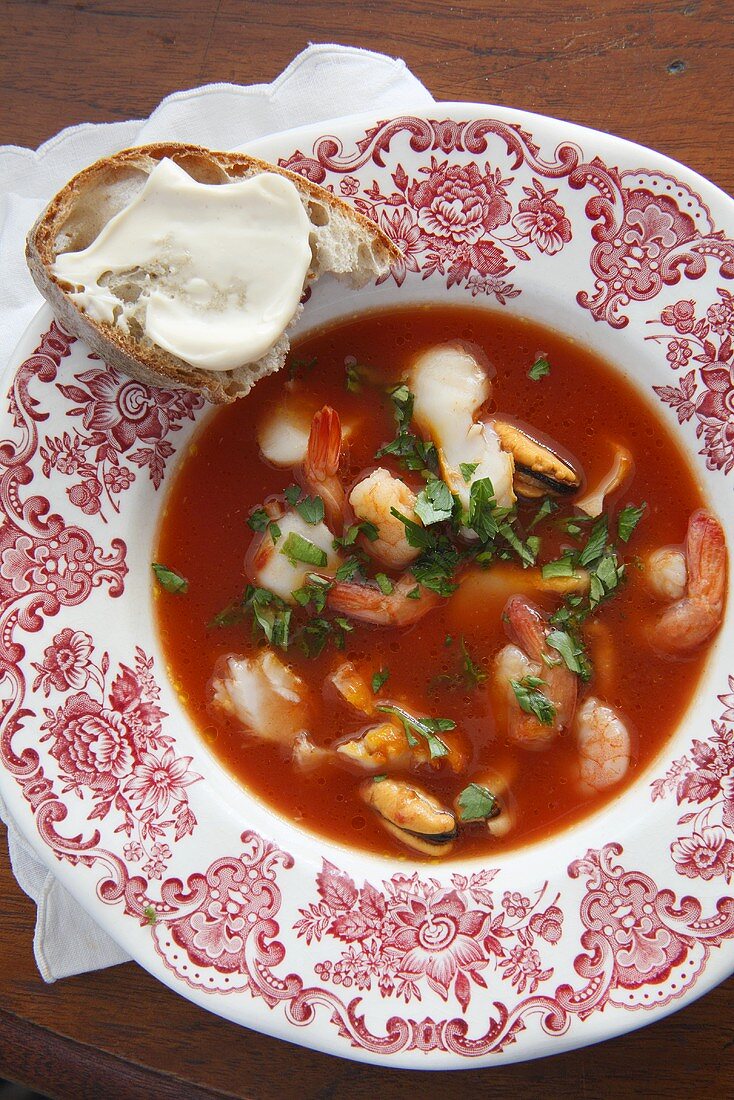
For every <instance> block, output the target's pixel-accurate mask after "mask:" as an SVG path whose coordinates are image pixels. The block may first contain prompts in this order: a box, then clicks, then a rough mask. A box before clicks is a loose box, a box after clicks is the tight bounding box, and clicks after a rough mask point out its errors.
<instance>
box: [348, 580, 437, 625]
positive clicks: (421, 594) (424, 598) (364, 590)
mask: <svg viewBox="0 0 734 1100" xmlns="http://www.w3.org/2000/svg"><path fill="white" fill-rule="evenodd" d="M416 588H418V593H417V597H416V598H413V597H412V596H411V593H412V592H415V591H416ZM327 600H328V604H329V607H330V609H331V610H332V611H336V613H337V614H338V615H347V616H348V617H349V618H350V619H359V620H360V621H361V622H365V623H375V624H376V625H377V626H410V625H411V624H412V623H417V622H418V620H419V619H422V618H423V616H424V615H427V614H428V612H429V611H432V610H433V609H434V607H437V606H438V604H440V603H441V602H442V597H441V596H439V595H438V594H437V593H436V592H432V591H431V590H430V589H427V588H419V587H418V585H417V584H416V581H415V579H414V578H413V577H411V576H410V575H409V574H405V576H403V577H401V578H400V580H399V581H397V582H396V583H395V585H394V586H393V589H392V592H390V593H389V594H385V593H384V592H382V590H381V589H379V588H377V587H376V585H373V584H357V583H355V582H354V581H335V582H334V583H333V584H332V586H331V588H330V589H329V594H328V597H327Z"/></svg>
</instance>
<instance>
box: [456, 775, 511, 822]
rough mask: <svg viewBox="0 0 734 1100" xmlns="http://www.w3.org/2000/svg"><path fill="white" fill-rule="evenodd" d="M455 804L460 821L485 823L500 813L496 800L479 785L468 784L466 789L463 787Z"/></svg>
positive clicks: (488, 791) (485, 788)
mask: <svg viewBox="0 0 734 1100" xmlns="http://www.w3.org/2000/svg"><path fill="white" fill-rule="evenodd" d="M456 804H457V805H458V807H459V817H460V818H461V820H462V821H486V820H487V819H488V818H491V817H497V815H498V814H499V813H500V812H501V808H500V804H499V802H498V800H497V798H496V797H495V796H494V795H493V794H492V792H491V791H490V790H488V789H487V787H483V786H482V785H481V784H479V783H470V784H469V786H468V787H464V790H463V791H462V792H461V794H460V795H459V797H458V798H457V800H456Z"/></svg>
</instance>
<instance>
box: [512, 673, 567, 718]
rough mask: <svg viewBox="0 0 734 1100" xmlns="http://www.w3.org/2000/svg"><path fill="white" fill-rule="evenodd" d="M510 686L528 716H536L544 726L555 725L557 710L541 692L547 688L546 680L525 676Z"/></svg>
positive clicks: (513, 681)
mask: <svg viewBox="0 0 734 1100" xmlns="http://www.w3.org/2000/svg"><path fill="white" fill-rule="evenodd" d="M510 686H511V687H512V690H513V691H514V693H515V698H516V699H517V701H518V704H519V705H520V708H521V709H522V710H524V711H525V713H526V714H534V715H535V717H536V718H537V719H538V721H539V722H540V724H541V725H542V726H552V725H553V720H554V718H555V716H556V708H555V707H554V706H553V704H552V703H551V701H550V699H549V698H548V696H547V695H545V694H544V693H543V692H542V691H541V690H540V689H541V688H542V687H545V680H541V679H539V678H538V677H537V676H524V677H523V678H522V680H510Z"/></svg>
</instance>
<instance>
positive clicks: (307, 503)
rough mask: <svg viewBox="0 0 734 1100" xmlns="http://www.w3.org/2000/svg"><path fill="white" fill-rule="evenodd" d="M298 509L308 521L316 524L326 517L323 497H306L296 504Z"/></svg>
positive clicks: (313, 524) (300, 514) (302, 517)
mask: <svg viewBox="0 0 734 1100" xmlns="http://www.w3.org/2000/svg"><path fill="white" fill-rule="evenodd" d="M296 511H297V512H298V514H299V516H300V517H301V519H304V520H305V521H306V523H310V524H311V526H315V524H317V523H321V521H322V519H323V518H324V502H323V500H322V499H321V497H304V499H303V500H300V501H299V502H298V504H296Z"/></svg>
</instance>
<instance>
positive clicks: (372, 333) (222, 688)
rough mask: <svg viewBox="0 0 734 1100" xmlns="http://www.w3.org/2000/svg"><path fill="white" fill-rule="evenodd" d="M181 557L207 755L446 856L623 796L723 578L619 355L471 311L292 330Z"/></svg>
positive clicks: (686, 676) (186, 476)
mask: <svg viewBox="0 0 734 1100" xmlns="http://www.w3.org/2000/svg"><path fill="white" fill-rule="evenodd" d="M156 556H157V562H158V563H159V569H158V573H159V575H160V574H161V570H160V564H161V563H162V564H164V565H165V567H166V570H167V572H164V574H163V575H164V577H171V576H173V577H174V578H175V577H177V576H178V577H184V578H186V580H187V582H188V584H187V585H186V586H183V585H180V584H178V585H177V584H175V583H172V584H168V585H167V587H168V589H169V590H168V591H165V590H160V591H159V592H158V598H157V600H156V608H157V615H158V623H159V628H160V633H161V638H162V642H163V646H164V649H165V653H166V657H167V661H168V666H169V669H170V671H171V675H172V677H173V680H174V682H175V684H176V687H177V688H178V690H179V693H180V695H181V697H182V698H183V699H184V701H185V704H186V706H187V708H188V710H189V712H190V714H191V717H192V719H193V721H194V723H195V724H196V725H197V726H198V727H199V728H200V729H201V730H202V732H203V733H204V735H205V737H206V740H207V743H208V744H209V746H210V748H211V750H212V751H213V752H214V753H215V754H216V755H217V756H218V757H219V758H220V759H221V760H222V761H223V763H224V764H225V765H226V766H227V768H228V769H229V770H230V771H231V772H232V773H233V774H234V775H235V776H236V777H237V778H238V779H239V780H240V781H241V782H242V783H243V784H244V785H245V786H246V787H247V788H248V789H249V790H250V791H252V792H253V793H254V794H255V795H256V796H258V797H259V798H261V799H262V800H263V801H265V802H267V803H268V804H270V805H271V806H272V807H274V808H275V809H276V810H278V811H279V812H280V813H281V814H283V815H284V816H285V817H286V818H288V819H289V820H290V821H292V822H294V823H296V824H297V825H299V826H301V827H303V828H306V829H309V830H312V831H315V832H318V833H320V834H322V835H325V836H327V837H329V838H331V839H333V840H336V841H339V842H341V843H344V844H348V845H353V846H357V847H360V848H363V849H367V850H370V851H373V852H376V853H379V854H384V855H391V854H392V855H401V854H402V855H403V856H404V857H405V858H409V859H421V860H438V859H445V858H449V857H450V858H452V859H453V858H456V857H461V856H470V855H478V854H486V853H488V852H496V851H500V850H503V849H507V848H510V847H513V846H517V845H521V844H525V843H528V842H531V841H537V840H542V839H544V838H546V837H548V836H549V835H551V834H552V833H553V832H554V831H555V830H558V829H561V828H564V827H566V826H568V825H569V824H572V823H574V822H577V821H578V820H579V819H580V818H582V817H583V816H585V815H587V814H588V813H590V812H592V811H593V810H595V809H596V808H598V807H599V806H601V805H603V803H604V802H605V801H607V800H608V799H610V798H616V797H618V796H619V794H620V793H621V792H622V791H623V790H624V787H625V785H627V784H629V783H631V782H633V781H634V779H635V776H636V775H637V774H638V773H639V771H640V769H641V768H643V767H645V765H646V764H647V763H648V762H649V761H650V760H652V758H653V757H654V756H655V755H656V754H657V753H658V752H659V750H660V748H661V746H662V744H663V743H664V742H665V740H666V739H667V738H668V737H669V736H671V734H672V733H673V732H674V731H675V729H676V727H677V725H678V724H679V722H680V720H681V718H682V716H683V715H684V712H685V710H686V707H687V705H688V703H689V701H690V699H691V697H692V695H693V693H694V692H695V690H696V684H697V681H698V678H699V676H700V673H701V670H702V668H703V665H704V662H705V660H706V654H707V652H708V650H709V648H710V646H711V645H712V644H713V643H714V640H715V638H716V634H717V630H718V627H719V625H720V623H721V620H722V617H723V615H724V610H725V604H726V595H727V579H726V578H727V548H726V543H725V538H724V532H723V529H722V526H721V524H720V522H719V520H718V519H717V517H716V516H715V515H714V514H713V513H712V511H711V510H710V509H709V508H707V506H706V502H705V501H704V500H703V499H702V497H701V494H700V491H699V489H698V487H697V484H696V482H695V480H694V477H693V475H692V472H691V470H690V468H689V466H688V464H687V461H686V458H685V456H684V455H683V453H682V452H681V450H680V448H679V446H678V444H677V442H676V440H675V439H674V437H673V436H672V435H671V434H670V432H669V431H668V429H667V427H666V426H665V424H664V423H663V421H662V420H661V419H660V418H659V417H658V415H657V412H656V411H655V410H653V409H652V407H651V406H648V404H647V402H646V401H645V399H644V398H642V397H641V396H640V395H639V393H638V392H637V391H636V390H634V389H633V388H632V387H631V386H630V385H629V384H628V383H627V382H625V380H624V378H623V377H622V375H621V373H620V372H618V371H615V370H613V369H612V368H611V367H609V366H608V365H607V364H605V363H604V362H602V361H601V360H599V359H598V358H597V357H596V356H594V355H593V354H591V353H590V352H589V351H588V350H586V349H584V348H582V347H579V346H578V345H577V344H575V343H571V342H570V341H568V340H566V339H564V338H563V337H562V336H561V335H559V334H557V333H554V332H552V331H549V330H547V329H544V328H541V327H540V326H538V325H536V324H534V323H531V322H528V321H523V320H520V319H518V318H513V317H510V316H507V315H505V314H501V313H496V312H488V311H485V310H479V309H470V308H466V307H457V306H440V307H439V306H436V305H431V306H430V307H410V308H407V307H406V308H403V309H396V310H387V311H381V312H375V313H368V314H364V315H363V316H360V317H356V318H352V319H349V320H347V321H343V322H341V323H338V324H334V325H332V326H330V327H328V328H325V329H323V330H321V331H318V332H315V333H312V334H311V335H309V336H307V337H305V338H304V339H303V340H302V341H301V342H300V344H298V345H296V346H294V348H293V351H292V352H291V356H290V360H289V366H288V368H287V371H286V374H285V375H284V376H277V375H276V376H273V377H270V378H266V379H264V380H263V381H262V382H260V383H259V384H258V386H257V387H256V389H255V390H254V391H253V392H252V393H251V394H250V395H249V396H248V397H247V399H246V400H243V401H240V402H237V403H235V404H233V405H231V406H229V407H226V408H223V409H220V410H217V411H216V413H214V414H213V415H212V417H211V418H210V419H209V420H208V421H207V422H206V423H205V425H204V426H203V428H202V429H201V430H200V432H199V434H198V435H197V437H196V439H195V442H194V444H193V445H192V446H191V449H190V452H189V454H188V455H187V456H186V457H185V459H184V461H183V462H182V465H181V468H180V470H179V473H178V475H177V478H176V480H175V483H174V485H173V486H172V488H171V490H170V495H169V500H168V507H167V509H166V514H165V517H164V520H163V522H162V526H161V529H160V532H159V540H158V546H157V550H156ZM184 588H185V591H184V590H183V589H184ZM177 589H178V590H177Z"/></svg>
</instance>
